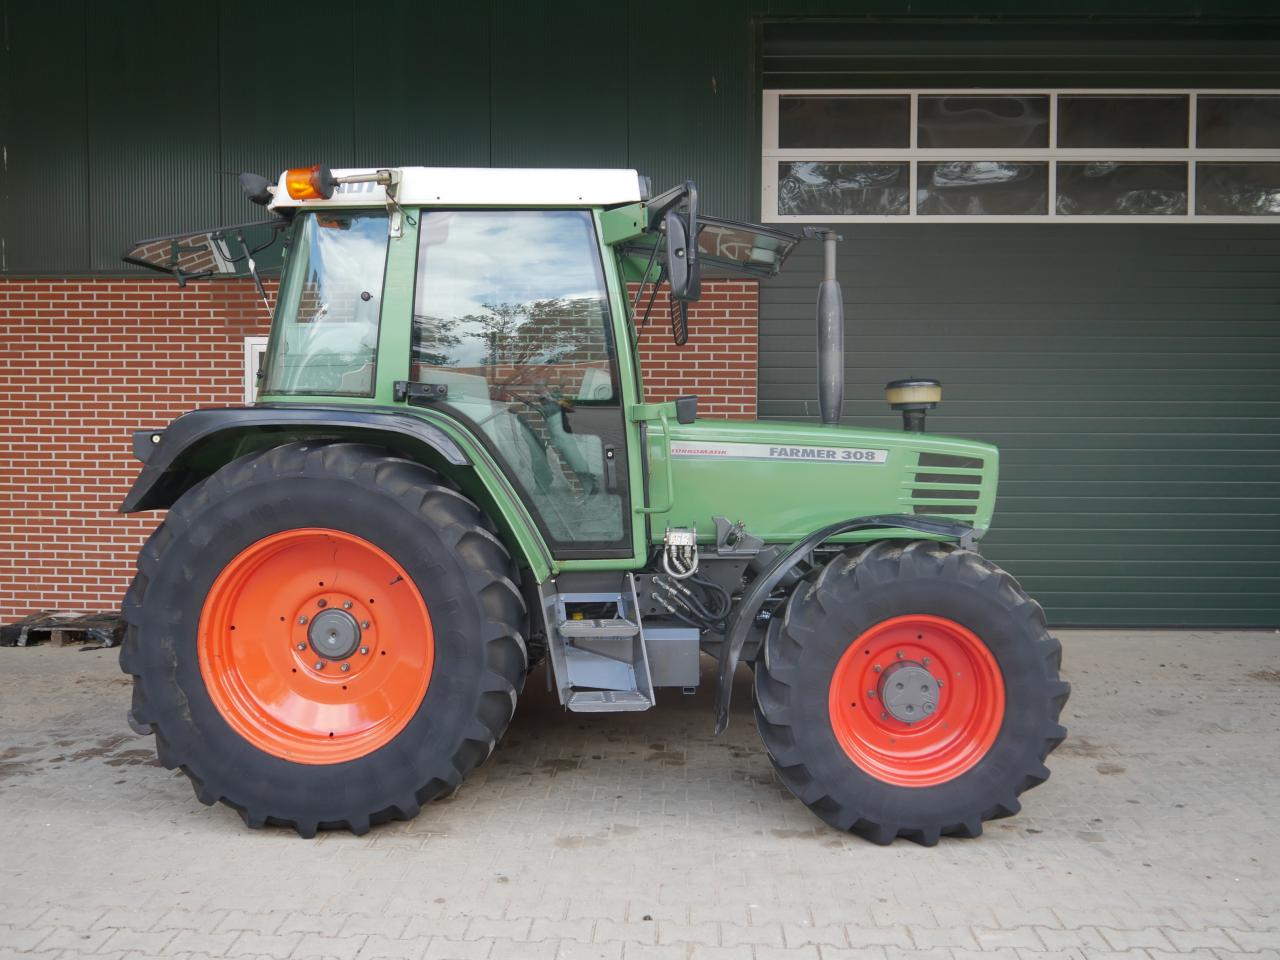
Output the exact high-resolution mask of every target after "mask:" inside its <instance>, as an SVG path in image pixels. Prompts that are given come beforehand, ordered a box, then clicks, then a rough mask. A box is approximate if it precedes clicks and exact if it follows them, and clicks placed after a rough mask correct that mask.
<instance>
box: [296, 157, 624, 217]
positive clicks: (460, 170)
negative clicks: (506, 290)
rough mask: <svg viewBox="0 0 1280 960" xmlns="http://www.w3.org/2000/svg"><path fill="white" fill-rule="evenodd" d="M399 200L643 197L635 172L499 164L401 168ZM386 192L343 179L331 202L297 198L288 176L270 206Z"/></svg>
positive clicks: (558, 201)
mask: <svg viewBox="0 0 1280 960" xmlns="http://www.w3.org/2000/svg"><path fill="white" fill-rule="evenodd" d="M380 169H387V168H386V167H361V168H349V169H341V170H334V171H333V174H334V176H336V177H342V176H350V175H351V174H360V173H369V174H371V173H376V172H377V171H378V170H380ZM399 169H400V171H401V176H402V179H401V182H400V191H399V195H398V196H397V199H398V200H399V201H400V203H401V204H403V205H404V206H406V207H411V206H412V207H416V206H443V207H454V206H457V207H472V206H504V207H512V206H519V207H524V206H540V207H598V206H599V207H603V206H612V205H614V204H621V203H635V202H637V201H638V200H640V177H639V176H638V175H637V174H636V172H635V171H634V170H541V169H526V170H521V169H515V168H501V167H400V168H399ZM385 203H386V192H385V190H384V188H383V187H382V186H381V185H380V184H376V183H341V184H338V186H337V189H335V190H334V192H333V198H332V199H330V200H294V199H293V198H292V197H290V196H289V191H288V190H287V189H286V188H285V178H284V174H283V173H282V174H281V175H280V180H279V182H278V183H277V185H276V194H275V198H274V199H273V200H272V201H271V209H273V210H275V209H280V208H284V207H350V206H378V207H380V206H383V205H384V204H385Z"/></svg>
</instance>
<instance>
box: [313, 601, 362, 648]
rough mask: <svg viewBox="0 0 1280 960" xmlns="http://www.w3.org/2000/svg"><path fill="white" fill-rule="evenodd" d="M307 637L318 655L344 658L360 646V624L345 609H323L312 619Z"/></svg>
mask: <svg viewBox="0 0 1280 960" xmlns="http://www.w3.org/2000/svg"><path fill="white" fill-rule="evenodd" d="M307 639H308V641H310V643H311V649H312V650H314V651H315V652H316V653H318V654H320V656H322V657H328V658H329V659H330V660H345V659H346V658H347V657H349V656H351V655H352V654H353V653H355V652H356V650H358V649H359V648H360V624H358V623H356V618H355V617H353V616H352V615H351V614H349V613H347V612H346V611H345V610H325V611H324V612H322V613H318V614H316V615H315V617H314V618H313V619H312V621H311V626H310V628H309V629H308V630H307Z"/></svg>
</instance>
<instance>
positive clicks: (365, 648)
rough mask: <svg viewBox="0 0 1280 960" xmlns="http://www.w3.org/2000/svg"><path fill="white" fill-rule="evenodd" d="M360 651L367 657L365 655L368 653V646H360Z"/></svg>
mask: <svg viewBox="0 0 1280 960" xmlns="http://www.w3.org/2000/svg"><path fill="white" fill-rule="evenodd" d="M360 653H361V654H363V655H364V656H366V657H367V656H368V655H369V648H368V647H361V648H360Z"/></svg>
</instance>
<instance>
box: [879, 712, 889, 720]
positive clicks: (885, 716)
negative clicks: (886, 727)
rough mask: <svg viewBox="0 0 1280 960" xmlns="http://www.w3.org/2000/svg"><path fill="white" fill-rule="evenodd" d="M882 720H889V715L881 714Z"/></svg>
mask: <svg viewBox="0 0 1280 960" xmlns="http://www.w3.org/2000/svg"><path fill="white" fill-rule="evenodd" d="M880 719H881V720H888V719H889V715H888V714H887V713H882V714H880Z"/></svg>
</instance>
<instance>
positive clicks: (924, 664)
mask: <svg viewBox="0 0 1280 960" xmlns="http://www.w3.org/2000/svg"><path fill="white" fill-rule="evenodd" d="M928 665H929V658H928V657H924V658H923V659H921V661H920V666H922V667H927V666H928Z"/></svg>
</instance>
